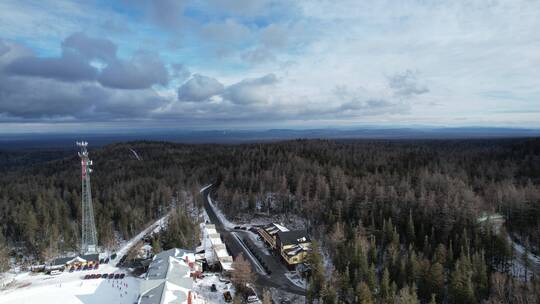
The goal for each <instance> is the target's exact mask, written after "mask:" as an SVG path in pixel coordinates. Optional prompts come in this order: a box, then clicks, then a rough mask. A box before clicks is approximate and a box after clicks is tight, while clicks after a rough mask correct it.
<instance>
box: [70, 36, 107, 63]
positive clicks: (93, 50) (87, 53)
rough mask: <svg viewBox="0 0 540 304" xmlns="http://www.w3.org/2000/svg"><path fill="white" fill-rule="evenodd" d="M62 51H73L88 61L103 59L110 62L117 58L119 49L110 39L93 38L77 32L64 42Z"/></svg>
mask: <svg viewBox="0 0 540 304" xmlns="http://www.w3.org/2000/svg"><path fill="white" fill-rule="evenodd" d="M62 49H64V50H73V51H75V52H77V53H78V54H80V55H82V56H84V57H85V58H87V59H88V60H92V59H101V60H104V61H105V62H110V61H113V60H114V59H115V58H116V50H117V47H116V45H115V44H114V43H113V42H112V41H110V40H108V39H103V38H92V37H88V36H87V35H86V34H85V33H82V32H77V33H73V34H71V35H70V36H69V37H67V38H66V39H65V40H64V41H63V42H62Z"/></svg>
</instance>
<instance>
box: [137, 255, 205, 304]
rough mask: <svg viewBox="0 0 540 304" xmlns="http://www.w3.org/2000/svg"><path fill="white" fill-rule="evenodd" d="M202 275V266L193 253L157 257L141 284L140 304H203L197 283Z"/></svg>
mask: <svg viewBox="0 0 540 304" xmlns="http://www.w3.org/2000/svg"><path fill="white" fill-rule="evenodd" d="M200 272H201V266H200V265H199V264H198V263H197V262H195V255H194V254H193V252H191V251H187V250H184V249H178V248H173V249H170V250H167V251H163V252H161V253H159V254H156V255H155V256H154V258H153V260H152V263H150V266H149V267H148V272H147V273H146V277H145V279H144V281H142V282H141V284H140V293H139V294H140V295H139V299H138V301H137V303H138V304H161V303H180V304H182V303H186V304H191V303H199V302H200V300H201V299H199V298H198V296H197V294H195V293H194V292H193V280H194V277H196V276H197V275H198V273H200Z"/></svg>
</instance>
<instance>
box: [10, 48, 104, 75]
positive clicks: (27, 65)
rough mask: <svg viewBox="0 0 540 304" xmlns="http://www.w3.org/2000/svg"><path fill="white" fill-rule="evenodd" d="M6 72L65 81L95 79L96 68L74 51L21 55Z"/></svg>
mask: <svg viewBox="0 0 540 304" xmlns="http://www.w3.org/2000/svg"><path fill="white" fill-rule="evenodd" d="M5 70H6V72H7V73H9V74H12V75H18V76H33V77H43V78H51V79H57V80H63V81H69V82H73V81H82V80H93V79H95V78H96V76H97V70H96V68H94V67H92V66H91V65H90V64H89V63H88V61H87V60H86V59H85V58H82V57H81V56H80V55H78V54H76V53H72V52H65V53H64V54H63V55H62V57H58V58H41V57H31V56H28V57H20V58H17V59H15V60H14V61H13V62H11V63H10V64H9V65H8V66H7V67H6V68H5Z"/></svg>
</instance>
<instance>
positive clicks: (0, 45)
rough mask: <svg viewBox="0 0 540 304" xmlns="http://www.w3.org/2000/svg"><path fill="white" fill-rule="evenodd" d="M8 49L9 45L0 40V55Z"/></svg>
mask: <svg viewBox="0 0 540 304" xmlns="http://www.w3.org/2000/svg"><path fill="white" fill-rule="evenodd" d="M10 49H11V48H10V47H9V45H7V43H5V42H4V41H0V56H3V55H4V54H6V53H7V52H9V50H10Z"/></svg>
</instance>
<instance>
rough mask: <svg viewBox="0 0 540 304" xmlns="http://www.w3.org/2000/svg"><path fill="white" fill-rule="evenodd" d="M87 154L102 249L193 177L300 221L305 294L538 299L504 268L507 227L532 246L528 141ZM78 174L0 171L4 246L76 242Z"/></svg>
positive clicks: (50, 167) (41, 253)
mask: <svg viewBox="0 0 540 304" xmlns="http://www.w3.org/2000/svg"><path fill="white" fill-rule="evenodd" d="M129 148H132V149H135V150H136V151H137V153H138V154H139V155H141V156H142V159H143V160H142V161H139V160H137V159H135V158H134V157H133V156H132V155H131V154H130V152H129ZM74 153H75V151H74ZM90 155H91V158H92V159H93V160H94V162H95V166H94V167H95V173H94V174H93V175H92V189H93V195H94V198H95V199H94V205H95V209H96V211H95V213H96V217H97V219H96V220H97V226H98V237H99V240H100V243H101V245H103V246H111V245H112V244H114V242H115V234H116V233H119V234H120V236H121V237H123V238H127V237H130V236H131V235H133V234H135V233H137V231H139V230H140V229H141V228H142V227H143V226H145V225H146V224H147V223H148V222H149V221H151V220H153V219H156V218H158V217H160V216H161V215H163V214H164V212H167V211H168V210H170V208H171V202H173V201H175V198H176V197H177V196H178V193H177V192H178V191H179V190H180V189H185V190H187V191H189V192H190V193H191V194H192V195H193V197H195V198H197V199H198V200H200V199H202V198H200V196H198V195H197V193H198V190H199V188H200V185H202V184H206V183H208V182H213V183H214V184H215V185H216V191H215V192H216V193H215V195H216V198H217V201H219V204H220V207H221V209H222V210H223V211H224V212H225V213H226V214H227V215H228V216H230V217H234V216H235V215H237V214H242V213H243V214H245V213H248V214H249V213H257V212H270V213H280V214H285V215H287V214H296V215H300V216H302V217H303V218H305V220H306V222H307V225H308V227H307V228H308V230H309V231H310V233H311V234H312V235H313V236H314V238H315V239H317V240H319V242H320V247H321V250H322V253H321V254H323V255H322V256H324V257H325V259H326V260H325V263H324V264H325V265H326V267H323V268H324V269H320V271H319V270H316V269H314V270H315V271H313V275H312V280H311V283H310V286H312V288H310V290H312V291H313V293H311V294H310V299H312V300H313V301H323V302H325V303H326V302H328V303H332V301H334V302H340V303H370V300H369V299H371V301H372V302H377V303H391V302H392V301H397V299H402V300H400V301H401V302H402V303H409V302H404V301H406V299H412V300H411V301H415V299H416V301H421V302H426V303H427V302H430V301H434V302H437V303H440V302H445V301H450V302H452V303H476V302H479V301H482V300H486V301H487V300H490V301H491V300H493V301H495V298H494V297H495V296H496V295H497V288H498V287H497V286H499V287H500V286H501V284H502V285H504V286H507V287H508V288H510V287H511V288H513V290H516V293H515V295H516V296H518V295H519V296H523V297H533V296H536V297H538V290H539V289H538V285H535V284H538V283H537V282H536V281H534V280H533V281H532V282H531V281H530V280H527V281H524V280H523V279H520V280H516V279H515V278H512V276H511V275H509V274H511V273H515V268H516V265H515V263H513V260H514V259H515V258H516V256H515V253H514V252H513V251H512V248H511V247H510V246H508V243H507V242H506V237H507V235H509V236H511V237H512V238H513V239H515V240H516V241H518V242H520V243H521V244H523V245H524V246H525V247H526V248H528V250H530V251H531V252H535V253H538V251H539V248H540V204H539V201H540V187H539V183H540V140H539V139H491V140H423V141H376V140H369V141H367V140H293V141H284V142H274V143H253V144H242V145H184V144H172V143H164V142H132V143H121V144H113V145H108V146H105V147H103V148H100V149H96V150H91V151H90ZM79 172H80V168H79V161H78V159H77V157H76V155H74V156H72V157H67V158H64V159H61V160H54V161H50V162H46V163H40V164H33V165H31V166H24V167H22V168H21V167H17V168H14V169H9V170H7V171H6V172H5V173H4V174H3V175H2V176H0V225H1V229H2V234H3V235H4V238H5V241H4V242H6V243H7V244H8V245H9V247H10V248H14V249H16V250H15V251H17V252H20V251H24V252H26V253H27V254H28V253H29V254H31V255H33V256H35V257H36V258H45V257H47V256H51V255H54V254H55V253H56V252H59V251H62V250H70V249H73V248H76V246H77V245H78V238H79V234H80V233H79V231H80V228H79V222H80V176H79ZM483 212H498V213H500V214H503V215H504V216H505V218H506V225H505V227H504V228H506V229H501V230H498V229H494V228H493V227H492V226H491V225H489V224H480V223H478V222H477V221H476V219H477V218H478V217H479V216H480V215H481V214H482V213H483ZM185 223H186V222H185V221H182V220H181V219H179V220H178V226H179V227H186V226H189V225H186V224H185ZM182 231H183V230H182ZM175 234H178V233H175ZM179 234H183V232H182V233H179ZM180 242H181V243H189V242H188V240H187V239H185V238H184V239H182V240H180ZM160 243H161V242H160ZM15 251H13V252H15ZM313 265H318V263H316V262H314V263H313ZM317 271H319V275H317ZM328 271H330V273H326V272H328ZM317 278H319V279H320V280H317ZM509 286H510V287H509ZM497 296H498V297H505V296H507V295H506V294H500V292H499V294H498V295H497ZM363 299H365V300H363ZM411 303H414V302H411Z"/></svg>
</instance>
